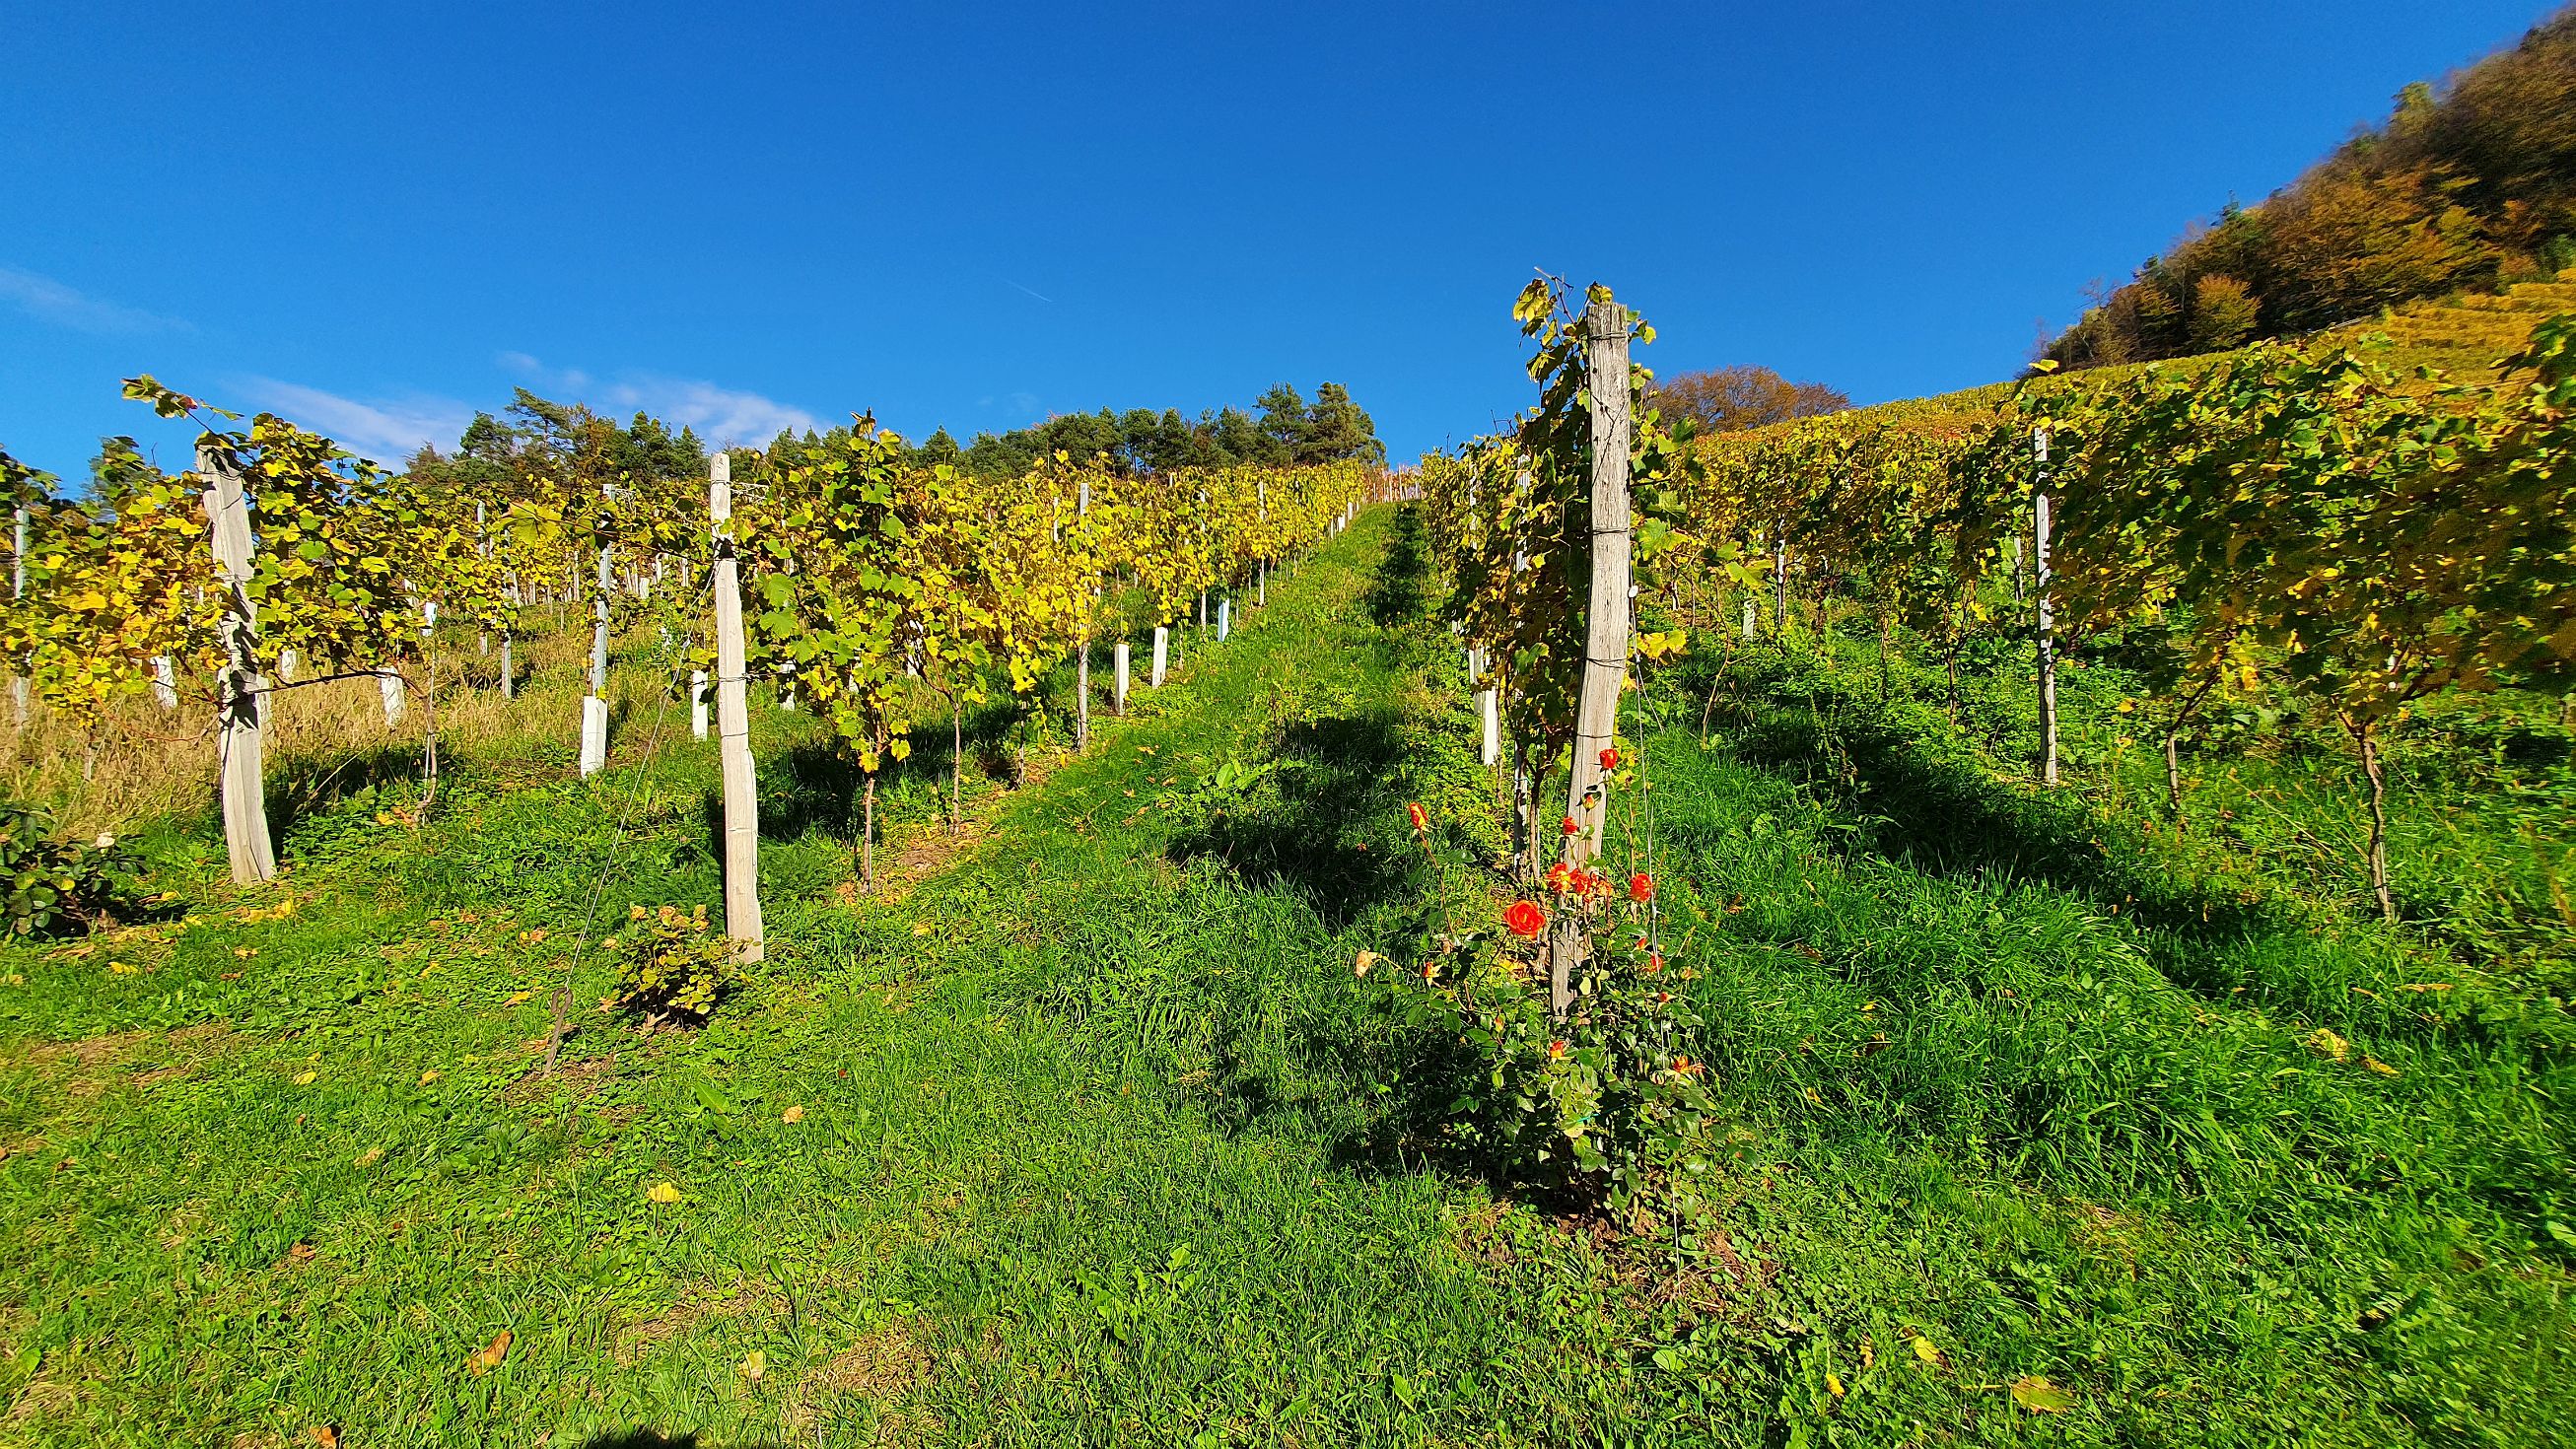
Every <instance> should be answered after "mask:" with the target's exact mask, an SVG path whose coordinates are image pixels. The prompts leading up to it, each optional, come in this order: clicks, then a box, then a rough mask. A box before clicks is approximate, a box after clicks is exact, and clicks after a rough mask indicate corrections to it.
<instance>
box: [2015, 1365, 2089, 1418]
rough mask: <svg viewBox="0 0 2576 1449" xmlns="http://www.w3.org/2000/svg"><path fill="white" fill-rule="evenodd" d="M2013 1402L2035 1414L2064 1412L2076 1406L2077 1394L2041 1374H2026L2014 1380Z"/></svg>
mask: <svg viewBox="0 0 2576 1449" xmlns="http://www.w3.org/2000/svg"><path fill="white" fill-rule="evenodd" d="M2012 1396H2013V1402H2014V1403H2016V1404H2019V1405H2021V1406H2022V1407H2023V1408H2025V1409H2028V1410H2030V1411H2031V1412H2032V1413H2034V1414H2063V1413H2065V1412H2066V1411H2067V1410H2069V1409H2071V1408H2074V1407H2075V1396H2074V1395H2073V1394H2070V1393H2068V1392H2067V1391H2066V1390H2064V1389H2061V1388H2059V1387H2058V1386H2057V1385H2055V1384H2052V1383H2050V1382H2049V1381H2048V1380H2047V1378H2046V1377H2045V1376H2043V1375H2040V1374H2024V1375H2022V1376H2021V1377H2020V1378H2017V1379H2015V1380H2013V1386H2012Z"/></svg>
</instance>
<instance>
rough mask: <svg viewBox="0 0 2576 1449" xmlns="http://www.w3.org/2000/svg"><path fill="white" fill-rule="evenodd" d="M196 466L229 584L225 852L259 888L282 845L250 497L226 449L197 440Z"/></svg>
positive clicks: (223, 702)
mask: <svg viewBox="0 0 2576 1449" xmlns="http://www.w3.org/2000/svg"><path fill="white" fill-rule="evenodd" d="M197 471H198V472H200V473H202V474H204V475H205V478H206V521H207V527H208V530H209V532H211V533H212V534H213V542H214V551H215V570H216V572H217V573H219V574H221V575H222V576H223V584H224V612H223V618H222V620H221V621H220V622H219V623H218V624H217V625H216V630H217V634H218V637H219V639H220V641H221V643H222V647H223V656H224V658H223V663H222V664H221V665H220V666H218V667H217V669H216V671H215V723H216V728H217V731H218V733H217V736H216V738H217V740H218V741H219V744H218V746H217V749H218V751H219V753H218V755H217V757H216V758H217V761H218V768H219V769H220V771H221V775H222V782H223V806H224V853H225V854H226V855H227V856H229V857H230V858H231V861H232V867H233V884H235V885H255V884H257V883H258V882H260V881H264V880H267V879H269V878H271V877H273V876H275V875H276V874H277V848H276V846H275V845H274V844H273V843H272V842H271V841H270V840H269V838H268V800H267V798H266V796H265V795H264V794H263V791H262V785H261V780H260V754H261V751H260V729H259V724H260V713H261V711H260V705H259V691H260V686H261V683H262V681H261V680H260V677H259V662H258V659H257V657H256V656H255V653H254V650H253V643H254V641H255V640H256V639H257V638H258V637H259V616H258V615H257V613H255V612H254V611H253V609H252V606H251V601H250V588H249V585H250V576H251V556H252V553H251V551H252V549H253V548H254V547H255V545H254V544H253V543H252V542H251V536H250V501H249V500H248V499H247V498H245V497H243V496H242V480H241V474H240V473H239V472H237V471H235V469H234V465H233V460H232V456H231V455H230V454H228V453H226V452H224V451H223V450H222V449H221V448H218V447H216V446H215V445H213V444H211V443H199V444H198V445H197Z"/></svg>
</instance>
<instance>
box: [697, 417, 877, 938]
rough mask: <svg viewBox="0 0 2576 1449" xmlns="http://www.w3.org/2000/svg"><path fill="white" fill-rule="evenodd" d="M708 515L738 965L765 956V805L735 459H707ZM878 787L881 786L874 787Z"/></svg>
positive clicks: (727, 874)
mask: <svg viewBox="0 0 2576 1449" xmlns="http://www.w3.org/2000/svg"><path fill="white" fill-rule="evenodd" d="M707 517H708V519H709V520H711V521H712V522H713V523H714V524H715V584H714V588H715V596H716V737H717V739H716V748H717V750H718V752H719V753H720V754H721V755H722V756H723V766H724V898H725V934H726V935H727V936H729V937H731V938H732V940H733V943H734V954H735V957H736V959H738V960H741V961H743V962H746V963H748V962H753V961H757V960H759V959H760V955H761V929H760V803H759V799H758V797H757V795H756V794H755V791H756V790H757V789H758V783H759V782H758V779H757V777H756V776H754V774H753V773H752V768H751V705H750V702H749V701H748V700H747V699H745V698H744V696H743V688H744V679H743V676H744V674H745V673H747V672H748V665H747V663H746V661H745V659H744V650H743V643H742V585H741V574H740V566H739V565H738V564H737V563H736V562H735V559H734V551H733V535H732V533H731V532H730V531H729V530H728V529H727V528H726V527H725V525H726V524H728V523H730V522H732V521H733V457H732V455H730V454H728V453H724V452H718V453H717V454H716V455H715V456H714V457H712V458H710V459H708V460H707ZM871 783H873V781H871Z"/></svg>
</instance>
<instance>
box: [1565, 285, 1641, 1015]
mask: <svg viewBox="0 0 2576 1449" xmlns="http://www.w3.org/2000/svg"><path fill="white" fill-rule="evenodd" d="M1583 337H1584V342H1583V351H1584V371H1585V373H1586V374H1587V376H1588V377H1589V380H1590V389H1589V390H1590V393H1591V396H1592V498H1591V514H1592V591H1591V598H1590V601H1589V605H1588V607H1587V608H1586V610H1585V624H1586V630H1585V640H1584V646H1583V686H1582V689H1581V692H1580V693H1579V694H1578V695H1577V697H1576V706H1575V715H1574V758H1573V761H1572V768H1571V769H1570V770H1569V771H1568V772H1567V777H1566V792H1565V813H1566V814H1567V815H1568V816H1569V817H1571V818H1572V819H1573V821H1574V833H1572V834H1570V835H1568V836H1566V837H1565V847H1564V849H1565V854H1564V856H1563V859H1564V860H1565V862H1566V863H1567V864H1568V865H1574V866H1582V865H1588V864H1589V863H1590V862H1591V861H1592V860H1593V858H1594V857H1595V856H1597V855H1599V854H1600V853H1601V839H1602V836H1603V835H1604V834H1605V833H1606V827H1607V825H1608V821H1609V803H1610V782H1609V778H1608V772H1607V771H1605V770H1603V769H1602V767H1601V755H1602V753H1603V752H1604V751H1606V750H1608V749H1610V748H1611V747H1612V745H1613V742H1614V741H1615V740H1616V739H1617V738H1618V733H1619V690H1620V687H1621V686H1622V685H1623V684H1624V683H1625V682H1626V681H1627V676H1628V573H1629V568H1628V562H1629V545H1630V538H1629V529H1630V526H1631V525H1630V516H1629V508H1628V450H1629V446H1630V431H1631V427H1632V423H1633V419H1632V418H1631V417H1630V415H1629V397H1628V310H1627V309H1626V308H1625V307H1622V306H1620V305H1619V304H1618V303H1616V302H1612V301H1610V300H1608V299H1606V298H1604V299H1601V300H1597V301H1595V302H1593V303H1592V305H1591V306H1590V307H1588V308H1586V309H1585V311H1584V314H1583ZM1571 914H1572V913H1570V912H1560V913H1559V915H1558V917H1557V921H1556V929H1555V934H1554V939H1553V940H1552V942H1551V945H1552V948H1553V949H1551V950H1550V951H1549V953H1548V957H1549V960H1548V1005H1549V1009H1550V1010H1551V1011H1552V1012H1553V1013H1554V1014H1555V1016H1556V1017H1557V1019H1559V1020H1563V1019H1564V1017H1565V1014H1566V1012H1567V1011H1568V1010H1570V1009H1572V1007H1573V1005H1574V965H1575V958H1576V957H1577V956H1578V955H1579V954H1581V951H1582V949H1583V933H1582V930H1581V928H1580V927H1579V926H1578V925H1577V924H1576V923H1575V922H1574V921H1573V920H1572V919H1571Z"/></svg>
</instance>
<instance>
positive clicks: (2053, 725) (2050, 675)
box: [2030, 428, 2057, 785]
mask: <svg viewBox="0 0 2576 1449" xmlns="http://www.w3.org/2000/svg"><path fill="white" fill-rule="evenodd" d="M2030 457H2031V464H2032V475H2031V490H2030V543H2031V548H2030V561H2031V573H2032V585H2033V588H2032V594H2033V597H2034V598H2035V599H2036V600H2037V601H2038V606H2039V630H2038V633H2039V783H2041V784H2043V785H2054V784H2056V783H2057V641H2056V639H2055V638H2054V637H2053V633H2054V630H2055V628H2056V624H2057V611H2056V608H2055V606H2054V605H2053V604H2051V603H2050V601H2049V597H2048V584H2049V568H2048V523H2049V518H2048V429H2046V428H2033V429H2031V430H2030Z"/></svg>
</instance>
